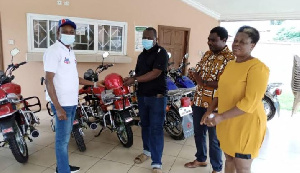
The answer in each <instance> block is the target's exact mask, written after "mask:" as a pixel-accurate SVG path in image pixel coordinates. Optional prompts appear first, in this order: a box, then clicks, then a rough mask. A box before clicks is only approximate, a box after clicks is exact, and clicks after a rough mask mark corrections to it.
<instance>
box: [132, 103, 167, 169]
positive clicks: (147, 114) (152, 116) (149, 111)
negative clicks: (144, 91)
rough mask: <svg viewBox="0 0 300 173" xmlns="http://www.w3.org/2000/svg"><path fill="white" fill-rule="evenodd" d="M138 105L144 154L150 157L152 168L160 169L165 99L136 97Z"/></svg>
mask: <svg viewBox="0 0 300 173" xmlns="http://www.w3.org/2000/svg"><path fill="white" fill-rule="evenodd" d="M138 103H139V104H138V107H139V115H140V118H141V126H142V139H143V149H144V154H146V155H148V156H150V155H151V159H152V163H151V166H152V168H154V167H155V168H161V165H162V162H161V157H162V153H163V149H164V131H163V124H164V120H165V115H166V105H167V98H166V97H162V98H156V97H138Z"/></svg>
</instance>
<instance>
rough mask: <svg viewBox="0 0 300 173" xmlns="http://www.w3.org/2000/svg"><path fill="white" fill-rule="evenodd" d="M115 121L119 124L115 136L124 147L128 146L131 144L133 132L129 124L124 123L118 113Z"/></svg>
mask: <svg viewBox="0 0 300 173" xmlns="http://www.w3.org/2000/svg"><path fill="white" fill-rule="evenodd" d="M117 122H118V124H119V127H118V130H117V136H118V138H119V140H120V142H121V144H122V145H123V146H124V147H125V148H130V147H131V146H132V144H133V133H132V129H131V126H130V125H129V124H125V122H124V121H123V120H122V118H121V115H120V114H119V113H118V115H117Z"/></svg>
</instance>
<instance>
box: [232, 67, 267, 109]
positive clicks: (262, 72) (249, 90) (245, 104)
mask: <svg viewBox="0 0 300 173" xmlns="http://www.w3.org/2000/svg"><path fill="white" fill-rule="evenodd" d="M268 79H269V69H268V67H266V66H265V65H264V64H263V63H258V64H255V65H254V66H252V67H251V68H250V69H249V71H248V76H247V79H246V80H247V81H246V91H245V97H244V98H243V99H242V100H240V101H239V102H238V103H237V104H236V106H237V107H238V108H239V109H241V110H242V111H244V112H247V113H253V112H254V111H255V110H256V108H257V106H258V105H259V103H261V100H262V98H263V96H264V93H265V92H266V88H267V84H268Z"/></svg>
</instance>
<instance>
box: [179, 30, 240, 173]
mask: <svg viewBox="0 0 300 173" xmlns="http://www.w3.org/2000/svg"><path fill="white" fill-rule="evenodd" d="M227 38H228V32H227V30H226V29H225V28H223V27H215V28H213V29H212V30H211V31H210V34H209V37H208V42H207V44H208V46H209V51H207V52H206V53H205V54H204V56H203V57H202V59H201V60H200V62H199V63H198V64H197V65H196V69H195V72H190V77H191V78H192V79H193V80H194V81H195V82H196V83H197V91H196V93H195V96H194V105H193V121H194V133H195V143H196V148H197V152H196V154H195V156H196V160H194V161H193V162H188V163H186V164H185V165H184V166H185V167H186V168H196V167H205V166H207V163H206V159H207V146H206V132H207V130H208V134H209V157H210V163H211V164H212V167H213V173H218V172H221V170H222V166H223V163H222V151H221V149H220V147H219V141H218V139H217V135H216V127H207V126H206V125H200V121H201V118H202V116H203V115H204V113H205V112H206V109H207V107H208V106H209V104H210V103H211V102H212V99H213V96H214V92H215V90H216V89H217V88H218V81H219V78H220V75H221V74H222V73H223V71H224V68H225V66H226V65H227V63H228V62H229V61H231V60H234V59H235V57H234V55H233V54H232V52H231V51H230V50H229V49H228V47H227V46H226V41H227Z"/></svg>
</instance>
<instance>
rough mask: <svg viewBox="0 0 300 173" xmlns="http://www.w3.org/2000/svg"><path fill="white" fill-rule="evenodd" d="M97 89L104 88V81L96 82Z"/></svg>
mask: <svg viewBox="0 0 300 173" xmlns="http://www.w3.org/2000/svg"><path fill="white" fill-rule="evenodd" d="M97 87H105V83H104V80H101V81H99V82H97Z"/></svg>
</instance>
